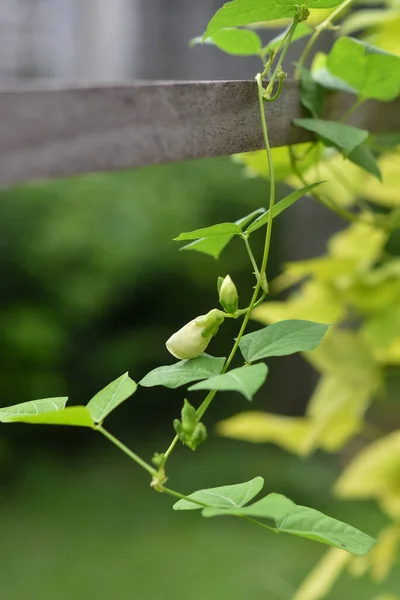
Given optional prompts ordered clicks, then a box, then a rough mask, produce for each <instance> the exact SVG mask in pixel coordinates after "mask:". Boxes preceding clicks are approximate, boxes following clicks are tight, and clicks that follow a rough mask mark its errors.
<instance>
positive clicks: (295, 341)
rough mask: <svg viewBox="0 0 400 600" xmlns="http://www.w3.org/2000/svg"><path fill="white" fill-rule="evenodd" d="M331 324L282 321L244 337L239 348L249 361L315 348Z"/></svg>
mask: <svg viewBox="0 0 400 600" xmlns="http://www.w3.org/2000/svg"><path fill="white" fill-rule="evenodd" d="M328 327H329V325H322V324H321V323H313V322H312V321H296V320H295V321H280V322H278V323H274V324H273V325H269V326H268V327H265V328H264V329H260V330H258V331H255V332H254V333H249V334H247V335H245V336H243V337H242V339H241V340H240V343H239V348H240V350H241V352H242V354H243V357H244V359H245V360H246V361H247V362H253V361H255V360H260V359H262V358H267V357H268V356H286V355H287V354H294V353H295V352H308V351H311V350H314V349H315V348H317V346H319V344H320V343H321V342H322V339H323V337H324V335H325V334H326V332H327V331H328Z"/></svg>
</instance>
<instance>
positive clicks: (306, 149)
mask: <svg viewBox="0 0 400 600" xmlns="http://www.w3.org/2000/svg"><path fill="white" fill-rule="evenodd" d="M321 146H322V145H321V144H315V143H306V144H296V145H294V146H292V148H293V149H294V150H295V151H296V155H297V156H298V157H299V158H298V160H297V163H296V164H297V169H298V170H299V172H300V173H303V172H304V171H305V170H307V169H309V168H311V167H312V166H314V165H315V164H316V163H317V161H318V160H319V159H320V156H321ZM271 155H272V161H273V163H274V172H275V180H276V181H286V180H287V178H288V177H289V176H290V175H291V174H292V172H293V169H292V164H291V158H290V152H289V146H281V147H279V148H272V149H271ZM233 159H234V161H235V162H238V163H240V164H243V165H244V166H245V169H246V170H245V173H246V174H247V175H248V176H249V177H263V178H265V179H268V175H269V168H268V159H267V154H266V152H265V150H258V151H256V152H243V153H242V154H235V155H234V156H233ZM297 184H298V181H297V180H296V181H295V182H294V183H293V187H296V185H297Z"/></svg>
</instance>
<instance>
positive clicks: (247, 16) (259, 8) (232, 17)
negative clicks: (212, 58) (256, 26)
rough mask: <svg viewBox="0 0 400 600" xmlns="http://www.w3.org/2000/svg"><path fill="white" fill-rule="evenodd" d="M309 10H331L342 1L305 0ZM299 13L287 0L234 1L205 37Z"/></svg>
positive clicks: (215, 21)
mask: <svg viewBox="0 0 400 600" xmlns="http://www.w3.org/2000/svg"><path fill="white" fill-rule="evenodd" d="M304 4H305V6H306V7H307V8H330V7H333V6H337V5H338V4H340V0H305V2H304ZM296 12H297V4H296V2H295V1H289V2H287V1H286V0H251V1H250V2H249V0H234V1H233V2H228V3H227V4H225V5H224V6H223V7H222V8H220V9H219V10H218V11H217V12H216V14H215V15H214V16H213V18H212V19H211V21H210V22H209V24H208V26H207V31H206V32H205V34H204V36H205V37H207V36H209V35H210V34H211V33H213V32H214V31H217V30H219V29H223V28H225V27H235V26H240V25H248V24H250V23H257V22H259V21H274V20H275V19H282V18H286V17H294V16H295V14H296Z"/></svg>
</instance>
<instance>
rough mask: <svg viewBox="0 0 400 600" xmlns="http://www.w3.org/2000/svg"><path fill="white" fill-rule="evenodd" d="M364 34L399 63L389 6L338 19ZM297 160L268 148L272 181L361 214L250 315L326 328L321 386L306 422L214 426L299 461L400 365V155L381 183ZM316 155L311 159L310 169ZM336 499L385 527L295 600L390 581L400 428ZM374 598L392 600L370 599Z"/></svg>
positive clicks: (370, 449) (332, 554)
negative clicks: (367, 547) (362, 502)
mask: <svg viewBox="0 0 400 600" xmlns="http://www.w3.org/2000/svg"><path fill="white" fill-rule="evenodd" d="M361 28H366V39H367V40H368V41H369V42H371V43H374V44H375V45H378V46H380V47H381V48H382V49H383V50H387V51H390V52H392V53H397V54H400V37H399V29H400V7H399V4H398V2H397V3H396V2H395V0H393V1H392V0H388V1H387V3H386V7H385V8H384V9H382V10H381V11H380V12H379V11H377V10H376V9H374V10H372V9H366V10H360V11H357V12H355V13H352V14H350V15H349V16H348V17H347V18H346V19H345V20H344V22H343V32H345V33H352V32H353V31H356V30H359V29H361ZM320 58H321V57H320ZM322 60H324V57H322ZM317 62H318V57H317ZM294 152H295V153H296V156H300V157H302V158H301V160H300V161H298V162H297V166H298V172H297V176H294V175H293V172H292V170H291V164H290V153H289V152H288V149H287V148H283V149H276V150H274V153H275V155H274V159H276V161H277V163H278V180H280V181H284V180H286V182H287V183H289V184H293V185H295V186H298V184H299V179H298V176H300V177H301V178H303V177H304V180H305V181H309V180H313V179H315V178H317V179H318V180H327V181H326V183H324V184H322V185H321V186H320V187H319V188H318V193H320V192H321V193H322V194H323V195H324V196H325V197H326V198H327V199H328V201H330V202H332V203H333V204H334V205H335V206H336V207H340V208H345V209H348V208H349V207H351V206H353V205H357V206H358V207H359V208H361V218H360V219H358V221H357V222H354V223H351V224H350V225H348V226H347V228H345V229H344V230H343V231H341V232H340V233H338V234H337V235H334V236H333V237H332V239H331V240H329V242H328V244H327V253H326V254H325V255H324V256H322V257H318V258H314V259H311V260H305V261H298V262H292V263H289V264H287V265H285V267H284V270H283V273H282V274H281V275H280V276H279V277H278V278H277V279H276V280H275V281H274V282H273V283H272V285H271V289H272V292H273V293H275V294H277V293H280V292H281V291H284V290H288V289H289V288H290V287H291V286H293V285H296V289H295V290H294V291H293V292H292V293H291V294H290V295H289V298H288V299H287V300H285V301H276V300H272V301H269V302H266V303H264V304H263V305H261V306H259V307H258V308H257V309H256V310H255V311H254V313H253V317H254V318H255V319H256V320H257V321H260V322H262V323H264V324H266V325H268V324H271V323H275V322H277V321H280V320H284V319H308V320H312V321H317V322H321V323H332V324H334V327H332V328H331V330H330V332H329V333H328V335H327V336H326V338H325V339H324V341H323V343H322V344H321V346H320V347H319V348H318V349H317V350H315V351H314V352H312V353H310V354H308V355H305V356H304V358H305V359H306V360H307V361H308V362H310V363H311V365H312V366H313V367H314V368H315V369H316V370H317V371H318V372H319V373H320V380H319V382H318V384H317V386H316V388H315V390H314V392H313V394H312V396H311V398H310V400H309V403H308V406H307V409H306V412H305V415H304V417H286V416H280V415H275V414H271V413H267V412H248V411H247V412H243V413H241V414H238V415H235V416H234V417H232V418H229V419H226V420H225V421H223V422H221V423H220V424H219V426H218V431H219V433H220V434H221V435H224V436H227V437H231V438H236V439H241V440H246V441H249V442H254V443H263V442H269V443H274V444H277V445H279V446H280V447H281V448H283V449H285V450H287V451H289V452H293V453H296V454H298V455H308V454H310V453H311V452H314V451H315V450H316V449H318V448H321V449H322V450H324V451H327V452H337V451H339V450H341V449H342V448H343V447H344V446H345V444H347V443H348V442H349V441H350V440H351V439H352V438H354V437H355V436H356V435H357V434H359V433H360V432H362V431H363V429H364V428H365V427H368V426H367V425H366V421H365V419H366V413H367V411H368V409H369V407H370V406H371V404H372V403H373V402H374V400H376V399H377V398H379V397H380V396H382V395H383V394H384V382H385V375H386V371H387V368H388V367H389V366H396V365H400V259H399V258H396V257H393V256H389V255H387V254H386V253H385V251H384V248H385V245H386V243H387V240H388V238H389V235H390V229H394V228H396V226H397V228H398V227H399V224H400V212H399V208H400V193H399V190H400V169H399V167H400V147H397V148H391V149H388V150H387V151H385V152H382V154H381V155H380V158H379V161H378V162H379V167H380V170H381V173H382V177H383V184H382V183H381V182H380V181H378V179H377V178H374V177H372V176H370V175H368V174H366V173H365V172H364V171H362V170H361V169H360V168H359V167H357V166H356V165H355V164H353V163H351V162H350V161H343V157H342V156H340V155H339V154H338V153H336V152H334V151H330V150H325V151H324V153H323V154H322V152H321V149H320V148H318V147H316V148H314V149H311V147H310V145H306V144H304V145H303V146H302V147H298V148H295V149H294ZM316 157H319V159H320V160H319V162H318V164H317V165H316V164H315V163H316V160H315V158H316ZM238 160H239V161H240V162H241V163H243V164H244V165H245V169H246V172H247V173H248V174H249V175H252V176H257V175H264V176H265V173H266V171H267V169H266V159H265V156H264V155H263V154H261V153H251V154H247V155H240V157H238ZM285 161H286V162H285ZM302 183H303V184H304V181H303V179H302ZM365 200H367V201H369V202H371V203H373V205H376V206H377V207H381V208H382V209H383V211H384V212H385V211H386V212H387V211H392V212H391V217H390V218H389V220H388V221H387V222H386V224H385V226H383V227H382V223H383V222H379V217H377V216H376V214H377V213H372V212H371V211H370V208H369V206H368V205H367V204H366V203H365ZM385 218H386V217H385ZM390 219H392V220H390ZM388 224H389V226H387V225H388ZM334 493H335V494H336V495H337V496H338V497H339V498H346V499H356V498H357V499H374V500H375V501H377V503H378V504H379V506H380V508H381V509H382V510H383V511H384V513H385V514H386V515H387V516H388V517H389V519H390V520H391V521H390V522H389V524H388V525H387V526H386V527H384V528H383V529H382V530H381V532H380V533H379V536H378V542H377V544H376V546H375V547H374V549H373V550H372V551H371V552H370V553H369V554H368V556H366V557H361V558H359V557H356V558H353V557H351V556H350V555H348V554H346V553H345V552H343V551H341V550H337V549H330V550H328V551H327V552H326V553H325V555H324V556H323V558H322V559H321V561H320V562H319V563H318V564H317V565H316V567H315V569H314V570H313V571H312V572H311V574H310V575H309V576H308V577H307V579H306V580H305V581H304V582H303V584H302V586H301V587H300V589H299V590H298V591H297V593H296V595H295V596H294V599H293V600H321V599H322V598H325V597H326V595H327V594H328V593H329V591H330V590H331V588H332V586H333V585H334V583H335V581H336V580H337V578H338V577H340V575H341V573H342V572H343V571H345V570H348V571H349V572H350V573H351V574H352V575H354V576H363V575H368V576H370V577H371V578H372V579H373V580H374V581H375V582H377V583H381V582H383V581H384V580H385V579H386V578H387V576H388V575H389V574H390V571H391V569H392V568H393V566H394V565H395V563H396V562H397V561H398V554H399V548H400V430H398V431H394V432H392V433H389V434H386V435H382V436H381V437H379V438H378V439H377V440H376V441H375V442H373V443H370V444H369V445H365V446H364V447H363V448H362V449H361V450H360V451H359V453H358V454H357V455H356V456H355V457H354V458H353V459H352V460H351V461H350V463H349V464H348V465H347V467H346V468H345V469H344V471H343V473H342V474H341V476H340V477H339V479H338V480H337V482H336V484H335V487H334ZM375 600H399V597H398V596H394V595H393V594H385V593H382V594H380V595H379V593H378V595H377V597H376V598H375Z"/></svg>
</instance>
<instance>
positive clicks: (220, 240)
mask: <svg viewBox="0 0 400 600" xmlns="http://www.w3.org/2000/svg"><path fill="white" fill-rule="evenodd" d="M264 210H265V208H259V209H257V210H255V211H253V212H252V213H250V214H249V215H246V216H245V217H242V218H241V219H238V221H235V223H234V225H238V226H239V227H240V228H242V227H245V226H246V225H247V223H249V222H250V221H251V220H252V219H254V217H255V216H257V215H259V214H260V213H262V212H264ZM229 225H232V223H230V224H229ZM207 229H208V228H207ZM234 235H235V234H224V235H219V236H217V237H211V238H201V239H199V240H195V241H194V242H192V243H191V244H187V245H186V246H183V247H182V248H181V250H195V251H196V252H203V253H204V254H209V255H210V256H212V257H213V258H215V259H218V258H219V255H220V254H221V252H222V250H223V249H224V248H225V247H226V246H227V245H228V244H229V242H230V241H231V239H232V238H233V237H234Z"/></svg>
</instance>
